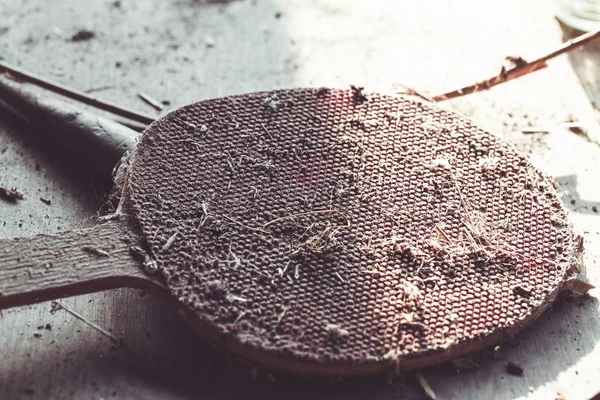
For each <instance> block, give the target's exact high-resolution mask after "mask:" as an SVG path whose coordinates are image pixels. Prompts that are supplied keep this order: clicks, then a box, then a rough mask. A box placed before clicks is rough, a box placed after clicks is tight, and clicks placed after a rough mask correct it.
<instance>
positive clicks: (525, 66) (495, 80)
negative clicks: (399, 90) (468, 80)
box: [433, 31, 600, 102]
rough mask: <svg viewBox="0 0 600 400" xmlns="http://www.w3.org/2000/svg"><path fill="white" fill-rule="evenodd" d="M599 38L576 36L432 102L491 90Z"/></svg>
mask: <svg viewBox="0 0 600 400" xmlns="http://www.w3.org/2000/svg"><path fill="white" fill-rule="evenodd" d="M599 37H600V31H595V32H588V33H585V34H583V35H581V36H578V37H576V38H574V39H571V40H569V41H567V42H565V43H563V45H562V46H560V47H559V48H558V49H556V50H554V51H552V52H551V53H549V54H546V55H544V56H542V57H540V58H537V59H535V60H533V61H530V62H525V61H524V60H522V59H518V60H517V62H515V65H514V67H512V68H510V69H508V70H507V69H505V68H504V67H503V68H502V70H501V71H500V73H499V74H498V75H496V76H493V77H491V78H489V79H486V80H484V81H481V82H478V83H475V84H474V85H470V86H465V87H463V88H462V89H457V90H453V91H451V92H448V93H444V94H441V95H438V96H434V97H433V101H436V102H439V101H444V100H449V99H453V98H456V97H461V96H465V95H467V94H470V93H475V92H481V91H484V90H487V89H489V88H491V87H492V86H496V85H499V84H501V83H504V82H508V81H510V80H512V79H515V78H519V77H521V76H523V75H527V74H528V73H530V72H534V71H538V70H540V69H543V68H546V67H547V65H546V61H548V60H551V59H553V58H555V57H558V56H559V55H561V54H565V53H568V52H570V51H573V50H576V49H579V48H581V47H583V46H584V45H586V44H588V43H590V42H592V41H594V40H596V39H598V38H599ZM518 61H521V62H518Z"/></svg>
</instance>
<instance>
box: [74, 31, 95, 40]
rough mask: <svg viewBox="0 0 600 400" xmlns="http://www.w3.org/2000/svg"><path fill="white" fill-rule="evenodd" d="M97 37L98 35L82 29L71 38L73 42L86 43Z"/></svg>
mask: <svg viewBox="0 0 600 400" xmlns="http://www.w3.org/2000/svg"><path fill="white" fill-rule="evenodd" d="M95 37H96V33H95V32H94V31H88V30H86V29H81V30H80V31H78V32H77V33H75V34H74V35H73V36H71V42H86V41H88V40H91V39H93V38H95Z"/></svg>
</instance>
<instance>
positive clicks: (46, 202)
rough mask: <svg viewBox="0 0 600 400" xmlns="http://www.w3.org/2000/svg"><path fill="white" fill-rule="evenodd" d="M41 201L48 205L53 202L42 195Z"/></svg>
mask: <svg viewBox="0 0 600 400" xmlns="http://www.w3.org/2000/svg"><path fill="white" fill-rule="evenodd" d="M40 201H41V202H42V203H44V204H46V205H50V204H52V200H50V199H46V198H45V197H40Z"/></svg>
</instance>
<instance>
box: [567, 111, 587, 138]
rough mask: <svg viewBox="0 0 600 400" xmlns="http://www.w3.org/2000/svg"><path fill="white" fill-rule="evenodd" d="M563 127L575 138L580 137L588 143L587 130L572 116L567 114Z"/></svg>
mask: <svg viewBox="0 0 600 400" xmlns="http://www.w3.org/2000/svg"><path fill="white" fill-rule="evenodd" d="M563 126H564V127H565V128H567V129H568V130H569V131H571V132H573V133H574V134H576V135H577V136H581V137H583V138H585V139H587V140H588V141H589V140H590V136H589V135H588V130H587V128H586V127H585V126H584V125H583V124H582V123H581V122H579V120H578V119H577V118H576V117H575V116H574V115H573V114H569V115H568V116H567V118H566V119H565V123H564V124H563Z"/></svg>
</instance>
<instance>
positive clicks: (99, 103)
mask: <svg viewBox="0 0 600 400" xmlns="http://www.w3.org/2000/svg"><path fill="white" fill-rule="evenodd" d="M3 71H8V72H10V74H11V75H14V76H16V77H18V78H21V79H24V80H26V81H28V82H31V83H35V84H36V85H39V86H41V87H43V88H46V89H48V90H51V91H53V92H55V93H58V94H62V95H63V96H66V97H69V98H71V99H73V100H77V101H80V102H82V103H84V104H88V105H90V106H92V107H96V108H98V109H100V110H104V111H107V112H110V113H112V114H115V115H118V116H121V117H123V118H128V119H131V120H133V121H137V122H141V123H143V124H146V125H148V124H150V123H152V122H154V119H155V118H154V117H151V116H150V115H146V114H142V113H138V112H136V111H133V110H130V109H128V108H125V107H122V106H119V105H116V104H114V103H110V102H108V101H104V100H99V99H96V98H95V97H91V96H89V95H88V94H86V93H84V92H81V91H79V90H75V89H71V88H68V87H66V86H63V85H61V84H59V83H56V82H52V81H49V80H47V79H45V78H42V77H40V76H37V75H34V74H31V73H29V72H26V71H24V70H22V69H20V68H17V67H13V66H11V65H8V64H7V63H5V62H3V61H0V72H3Z"/></svg>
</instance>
